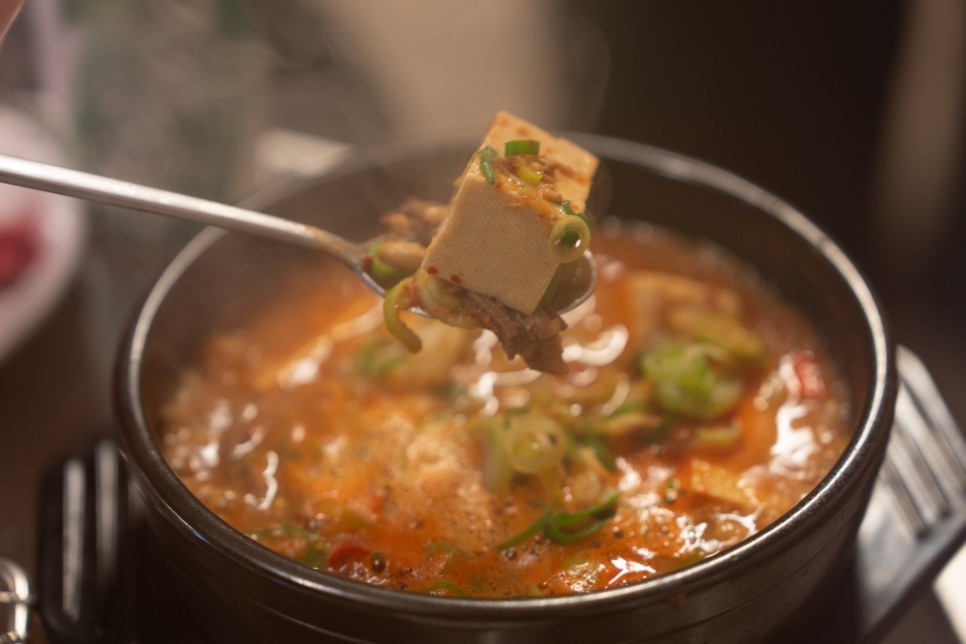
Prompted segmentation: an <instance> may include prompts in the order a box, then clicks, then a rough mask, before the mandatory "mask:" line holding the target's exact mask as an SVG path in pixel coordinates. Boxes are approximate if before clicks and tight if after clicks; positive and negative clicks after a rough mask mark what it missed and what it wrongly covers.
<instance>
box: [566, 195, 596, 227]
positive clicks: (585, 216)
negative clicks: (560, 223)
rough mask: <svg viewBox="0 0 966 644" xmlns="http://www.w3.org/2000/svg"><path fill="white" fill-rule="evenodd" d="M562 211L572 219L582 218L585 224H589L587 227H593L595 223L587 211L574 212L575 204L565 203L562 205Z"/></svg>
mask: <svg viewBox="0 0 966 644" xmlns="http://www.w3.org/2000/svg"><path fill="white" fill-rule="evenodd" d="M560 209H561V210H563V211H564V213H566V214H568V215H570V216H571V217H580V218H581V219H583V220H584V223H585V224H587V226H591V225H592V223H593V222H592V220H591V219H590V215H588V214H587V212H586V211H584V212H578V211H576V210H574V207H573V204H571V203H570V202H569V201H564V202H563V203H562V204H560Z"/></svg>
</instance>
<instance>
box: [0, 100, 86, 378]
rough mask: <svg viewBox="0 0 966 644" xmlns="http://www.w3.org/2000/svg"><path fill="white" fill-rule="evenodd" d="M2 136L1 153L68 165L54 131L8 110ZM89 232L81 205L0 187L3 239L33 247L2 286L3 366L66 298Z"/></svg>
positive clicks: (1, 110)
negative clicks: (12, 238) (7, 237)
mask: <svg viewBox="0 0 966 644" xmlns="http://www.w3.org/2000/svg"><path fill="white" fill-rule="evenodd" d="M0 133H2V135H0V153H3V154H9V155H12V156H18V157H24V158H28V159H34V160H37V161H45V162H47V163H55V164H58V165H60V164H63V163H64V157H65V155H64V153H63V151H62V149H61V147H60V146H59V145H58V144H57V142H56V141H55V140H54V138H53V137H52V136H51V135H50V133H49V132H47V131H46V130H45V129H44V128H42V127H41V126H40V125H39V124H38V123H37V122H36V121H34V120H33V119H31V118H29V117H27V116H25V115H24V114H22V113H20V112H18V111H16V110H14V109H12V108H10V107H8V106H5V105H0ZM86 229H87V223H86V217H85V215H84V211H83V209H82V207H81V204H80V203H79V202H77V201H75V200H73V199H68V198H66V197H60V196H56V195H51V194H47V193H42V192H37V191H35V190H28V189H26V188H18V187H15V186H8V185H6V184H0V235H2V234H5V233H6V234H8V235H10V234H12V235H22V236H23V237H24V238H25V241H26V243H27V244H29V245H32V246H33V252H32V253H31V254H30V256H29V258H28V259H26V260H25V263H24V264H23V267H22V269H21V270H19V271H18V272H17V274H16V276H15V277H14V278H13V279H12V280H10V281H0V361H2V360H4V359H5V358H6V357H7V356H8V355H9V354H10V353H12V352H13V350H14V349H15V348H16V347H17V346H18V345H19V344H20V343H21V342H22V341H23V340H25V339H26V338H27V336H28V335H29V334H30V332H31V331H32V330H33V329H34V328H36V327H37V326H38V325H39V324H40V323H41V322H42V321H43V319H44V318H45V317H46V315H47V314H48V313H49V312H50V310H51V309H52V308H53V306H54V304H56V303H57V301H58V300H59V299H60V297H61V295H62V294H63V293H64V290H65V288H66V287H67V285H68V284H69V283H70V281H71V278H72V277H73V274H74V272H75V271H76V269H77V265H78V260H79V259H80V255H81V249H82V247H83V245H84V237H85V231H86ZM12 231H15V232H12Z"/></svg>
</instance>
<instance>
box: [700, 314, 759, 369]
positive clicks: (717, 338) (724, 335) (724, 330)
mask: <svg viewBox="0 0 966 644" xmlns="http://www.w3.org/2000/svg"><path fill="white" fill-rule="evenodd" d="M692 325H693V326H692V333H694V337H695V338H697V339H698V340H703V341H704V342H710V343H711V344H714V345H715V346H718V347H721V348H722V349H724V350H725V351H727V352H728V353H730V354H732V355H734V356H735V357H737V358H739V359H740V360H742V361H744V362H746V363H757V362H759V361H760V360H761V359H762V356H763V354H764V347H763V346H762V344H761V340H759V339H758V336H756V335H755V334H754V333H752V332H751V331H749V330H748V329H746V328H745V327H744V326H743V325H742V324H741V323H739V322H738V321H737V320H735V319H733V318H730V317H728V316H725V315H721V314H718V313H712V312H710V311H702V312H700V313H697V314H696V315H695V318H694V320H693V321H692Z"/></svg>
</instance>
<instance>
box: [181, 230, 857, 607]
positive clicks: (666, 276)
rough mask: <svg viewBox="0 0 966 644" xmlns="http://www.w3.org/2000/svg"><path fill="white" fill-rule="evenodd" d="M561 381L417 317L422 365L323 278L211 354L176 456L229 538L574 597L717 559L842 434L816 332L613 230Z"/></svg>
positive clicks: (717, 259) (458, 586)
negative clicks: (241, 536) (237, 534)
mask: <svg viewBox="0 0 966 644" xmlns="http://www.w3.org/2000/svg"><path fill="white" fill-rule="evenodd" d="M601 233H602V234H601V235H600V236H599V238H600V246H598V248H597V249H596V251H595V254H596V258H597V261H598V264H599V284H598V287H597V292H596V294H595V297H594V298H592V300H591V301H590V302H589V303H587V304H586V305H584V306H583V307H581V309H579V310H577V311H574V312H573V313H572V314H569V315H568V323H569V324H570V328H569V329H568V330H567V331H565V333H564V338H565V343H564V344H565V353H564V357H565V359H566V360H567V362H568V365H569V372H568V373H567V375H566V376H562V377H555V376H550V375H547V374H540V373H538V372H534V371H530V370H527V369H526V368H525V367H524V365H522V363H519V362H516V361H508V360H507V359H506V358H505V357H504V356H503V354H502V351H501V349H500V347H499V344H498V343H497V342H496V340H495V338H494V337H493V336H492V335H491V334H489V333H488V332H480V331H479V330H476V329H473V330H468V329H460V328H456V327H450V326H446V325H444V324H442V323H440V322H438V321H434V320H429V319H424V318H418V319H414V320H413V326H414V328H415V329H416V330H417V332H418V333H419V334H420V335H421V337H422V339H423V343H424V348H423V350H422V351H421V352H420V353H418V354H409V353H407V352H406V350H405V349H404V348H402V347H401V346H400V345H399V343H397V342H396V341H394V340H393V339H392V337H391V336H389V335H388V334H387V332H386V331H385V330H384V328H383V326H382V324H381V323H382V312H381V309H380V307H381V303H380V301H378V300H377V299H376V298H375V297H374V296H373V295H372V294H371V293H370V292H369V291H368V290H366V288H365V287H364V286H363V285H362V284H361V283H359V282H358V280H356V279H355V278H354V277H352V276H351V275H350V274H349V273H347V272H345V271H344V270H343V269H341V268H339V267H336V266H334V265H333V266H332V267H331V276H330V277H329V279H327V280H326V281H325V284H326V285H327V286H326V287H325V288H322V287H320V288H319V289H318V290H317V291H316V292H313V293H312V294H310V295H308V296H306V295H305V294H304V293H303V294H301V295H300V296H299V297H297V298H285V297H280V298H279V300H278V301H273V302H270V303H267V305H266V307H265V309H264V311H263V312H262V313H261V314H260V315H259V316H258V317H257V319H253V320H251V321H250V322H249V323H247V324H246V325H244V326H242V327H240V328H237V329H232V330H228V331H225V332H223V333H221V334H219V335H217V336H215V337H213V338H211V339H210V341H208V342H207V344H206V346H205V348H204V351H203V353H202V355H201V356H200V358H199V362H198V364H197V366H196V368H194V369H192V370H191V371H189V372H187V373H185V374H184V377H183V381H182V383H181V385H180V388H179V389H178V391H177V393H176V395H175V396H173V397H172V399H171V400H170V401H169V403H168V404H167V406H166V408H165V411H164V418H165V424H166V430H165V434H164V451H165V454H166V456H167V458H168V460H169V461H170V463H171V465H172V466H173V468H174V469H175V471H176V472H177V473H178V475H179V476H180V477H181V478H182V479H183V480H184V481H185V483H186V484H187V485H188V487H189V488H190V489H191V490H192V492H193V493H194V494H196V495H197V496H198V498H200V499H201V500H202V501H203V502H204V503H205V504H206V505H208V506H209V507H210V508H211V509H212V510H213V511H214V512H216V513H217V514H218V515H220V516H221V517H222V518H224V520H225V521H227V522H228V523H230V524H231V525H233V526H234V527H236V528H237V529H238V530H240V531H242V532H244V533H246V534H248V535H250V536H251V537H252V538H253V539H256V540H257V541H259V542H260V543H262V544H264V545H266V546H267V547H269V548H271V549H273V550H275V551H277V552H279V553H281V554H283V555H286V556H288V557H291V558H293V559H295V560H298V561H300V562H302V563H304V564H306V565H308V566H312V567H315V568H319V569H321V570H327V571H329V572H332V573H334V574H337V575H342V576H345V577H349V578H352V579H357V580H360V581H364V582H368V583H371V584H375V585H379V586H385V587H389V588H396V589H402V590H408V591H415V592H424V593H433V594H446V595H455V596H464V595H465V596H473V597H508V596H539V595H558V594H566V593H579V592H585V591H590V590H594V589H600V588H609V587H614V586H621V585H625V584H630V583H634V582H639V581H642V580H645V579H647V578H650V577H653V576H655V575H658V574H661V573H663V572H666V571H670V570H674V569H677V568H680V567H682V566H685V565H688V564H690V563H693V562H696V561H698V560H700V559H703V558H705V557H708V556H711V555H714V554H715V553H717V552H720V551H722V550H724V549H726V548H728V547H730V546H732V545H734V544H736V543H738V542H739V541H741V540H742V539H745V538H746V537H748V536H749V535H752V534H754V533H755V532H757V531H759V530H761V529H762V528H764V527H765V526H767V525H768V524H770V523H771V522H773V521H774V520H775V519H777V518H778V517H779V516H780V515H782V514H783V513H784V512H786V511H787V510H788V509H790V508H791V507H792V506H793V505H795V504H796V503H797V502H798V501H799V500H801V499H802V498H803V497H804V496H805V495H806V494H807V493H808V492H809V491H810V490H811V489H812V488H813V487H814V486H815V485H816V484H817V483H818V482H819V481H820V480H821V479H822V477H824V476H825V474H826V473H827V472H828V471H829V469H830V468H831V467H832V465H833V464H834V463H835V461H836V460H837V459H838V457H839V455H840V454H841V452H842V450H843V449H844V446H845V444H846V442H847V441H848V439H849V434H850V430H849V426H848V416H849V409H848V397H847V392H846V391H845V388H844V385H843V383H842V380H841V379H840V377H839V376H838V375H837V374H836V372H835V370H834V368H833V366H832V365H831V364H830V362H829V360H828V358H827V356H826V355H825V354H824V353H823V350H822V346H821V342H820V340H819V338H817V337H816V335H815V333H814V331H813V330H812V329H811V327H810V325H809V324H808V323H807V322H806V321H805V320H804V319H803V318H802V317H801V316H800V315H798V314H797V313H795V312H794V311H792V310H790V309H789V308H788V307H787V306H785V305H784V304H783V303H782V302H781V301H779V299H778V298H777V297H776V296H775V294H774V293H772V292H770V291H769V289H768V288H767V287H766V286H765V285H764V284H763V283H762V281H761V280H760V279H759V278H758V277H756V276H755V275H754V274H752V273H751V272H750V271H748V270H747V269H746V268H745V267H743V266H741V265H739V264H738V263H736V262H735V261H734V260H733V259H731V258H729V257H728V256H727V255H726V254H725V253H722V252H720V251H719V250H717V249H715V248H714V247H713V246H710V245H708V244H704V243H695V242H692V241H688V240H684V239H681V238H678V237H676V236H673V235H671V234H668V233H665V232H662V231H657V230H653V229H651V228H649V227H645V226H640V227H638V226H632V225H627V224H616V223H614V222H610V223H607V224H605V225H604V226H602V230H601Z"/></svg>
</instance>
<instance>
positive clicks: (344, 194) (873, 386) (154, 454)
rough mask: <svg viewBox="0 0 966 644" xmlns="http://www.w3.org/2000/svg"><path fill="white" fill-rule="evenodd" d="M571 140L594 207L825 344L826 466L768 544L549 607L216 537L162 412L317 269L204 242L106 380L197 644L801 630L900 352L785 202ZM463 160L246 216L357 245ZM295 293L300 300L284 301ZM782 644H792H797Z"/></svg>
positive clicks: (590, 141) (858, 489) (833, 572)
mask: <svg viewBox="0 0 966 644" xmlns="http://www.w3.org/2000/svg"><path fill="white" fill-rule="evenodd" d="M574 138H576V139H577V140H578V141H579V142H580V143H581V144H583V145H585V146H586V147H588V148H589V149H591V150H592V151H594V152H595V153H596V154H598V155H599V156H600V157H601V159H602V168H601V171H600V173H599V175H598V181H597V183H596V185H595V189H594V194H593V195H592V198H591V204H590V207H591V209H592V210H593V211H594V212H595V213H597V214H612V215H616V216H619V217H626V218H637V219H641V220H644V221H647V222H651V223H654V224H657V225H661V226H665V227H669V228H673V229H676V230H678V231H680V232H682V233H685V234H688V235H693V236H700V237H705V238H709V239H712V240H714V241H715V242H717V243H718V244H720V245H722V246H724V247H726V248H728V249H730V250H731V251H733V252H734V253H735V254H737V255H738V256H739V257H742V258H744V259H745V260H747V261H748V262H750V263H751V264H753V265H754V266H756V267H757V269H758V270H759V271H760V272H761V273H762V274H763V275H764V276H766V278H767V279H768V280H769V281H770V282H772V283H773V284H774V285H776V286H777V287H778V288H779V289H781V291H782V292H783V293H784V295H785V297H786V298H787V299H789V300H790V301H791V302H792V303H793V304H794V305H795V306H797V307H798V308H799V309H800V310H802V311H803V312H805V313H806V314H807V315H808V316H809V317H810V318H811V319H812V320H813V321H814V322H815V323H816V324H817V326H818V328H819V330H820V332H821V333H823V334H824V337H825V338H826V339H827V343H828V346H829V349H830V350H831V353H832V355H833V356H834V357H835V358H836V359H837V360H838V362H839V363H840V365H841V367H842V370H843V372H844V374H845V377H846V379H847V380H848V384H849V386H850V388H851V391H852V393H853V396H854V408H853V423H854V427H855V434H854V437H853V439H852V441H851V442H850V443H849V445H848V448H847V449H846V451H845V453H844V455H843V456H842V458H841V460H840V461H839V463H838V464H837V465H836V466H835V467H834V469H833V470H832V471H831V472H830V474H829V475H828V476H827V477H826V478H825V480H824V481H823V482H822V483H821V484H820V485H819V486H818V487H817V488H816V489H815V490H814V491H813V492H812V493H811V494H810V495H809V496H808V497H806V498H805V499H804V500H803V501H802V502H801V503H799V504H798V505H797V506H796V507H795V508H793V509H792V510H791V511H790V512H788V513H787V514H786V515H785V516H784V517H782V518H781V519H780V520H779V521H777V522H776V523H774V524H773V525H772V526H770V527H769V528H768V529H766V530H764V531H762V532H761V533H759V534H757V535H755V536H753V537H751V538H750V539H748V540H746V541H745V542H743V543H741V544H740V545H738V546H736V547H734V548H732V549H731V550H728V551H726V552H724V553H722V554H719V555H716V556H714V557H710V558H708V559H707V560H704V561H702V562H699V563H697V564H694V565H692V566H689V567H687V568H684V569H682V570H680V571H678V572H674V573H671V574H667V575H664V576H661V577H658V578H656V579H653V580H650V581H647V582H644V583H640V584H637V585H633V586H629V587H625V588H619V589H614V590H606V591H600V592H595V593H591V594H587V595H576V596H569V597H556V598H533V599H530V598H528V599H513V600H477V599H459V598H446V597H432V596H424V595H418V594H410V593H405V592H398V591H391V590H385V589H381V588H376V587H371V586H367V585H364V584H361V583H357V582H354V581H349V580H346V579H341V578H338V577H335V576H332V575H329V574H326V573H324V572H319V571H316V570H313V569H310V568H307V567H305V566H302V565H300V564H298V563H296V562H294V561H290V560H288V559H286V558H284V557H282V556H280V555H277V554H275V553H273V552H271V551H269V550H268V549H267V548H264V547H262V546H261V545H259V544H257V543H255V542H254V541H252V540H250V539H248V538H247V537H245V536H244V535H242V534H240V533H239V532H237V531H235V530H234V529H233V528H231V527H230V526H228V525H227V524H226V523H224V522H222V521H221V520H220V519H219V518H218V517H216V516H215V515H214V514H213V513H211V512H210V511H209V510H207V509H206V508H205V507H204V506H203V505H202V504H201V503H200V502H199V501H198V500H197V499H196V498H195V497H193V496H192V495H191V493H190V492H189V491H188V490H187V489H186V488H185V487H184V486H183V485H182V484H181V482H180V481H179V479H178V478H177V476H175V474H174V473H173V472H172V471H171V469H170V468H169V467H168V465H167V463H166V462H165V460H164V458H163V456H162V455H161V452H160V449H159V447H158V442H159V438H158V435H159V432H160V422H159V417H160V414H159V409H160V408H161V406H162V405H163V404H164V401H165V399H166V398H167V397H168V396H169V395H170V393H171V392H172V389H173V387H174V386H175V383H176V380H177V378H178V375H179V373H180V372H181V371H182V370H183V369H184V368H185V367H186V366H187V365H189V364H191V363H192V361H193V356H194V355H195V352H196V351H197V349H198V347H199V346H200V344H201V343H202V342H203V341H204V338H205V337H206V336H208V334H209V333H210V332H212V331H213V330H215V329H218V328H221V327H223V326H225V325H228V324H231V323H232V322H234V321H238V320H241V319H244V318H245V316H246V315H249V314H250V313H251V312H253V311H254V310H256V309H257V308H258V307H259V306H260V305H264V302H265V298H267V297H269V296H270V295H271V294H272V293H273V292H274V291H275V290H276V289H277V288H278V284H280V283H283V282H282V281H281V280H283V279H285V277H284V276H285V275H286V274H288V273H289V272H290V271H302V273H301V274H303V275H306V274H312V275H318V274H319V273H317V272H309V273H307V272H306V266H307V265H312V264H314V263H324V262H325V261H327V260H324V258H321V257H320V256H319V255H318V254H313V253H311V252H309V251H303V250H300V249H298V248H293V247H287V246H282V245H280V244H278V243H276V242H270V241H262V240H258V239H252V238H247V237H243V236H238V235H229V234H223V233H221V232H219V231H214V230H209V231H206V232H204V233H202V234H201V235H199V236H198V238H197V239H195V240H194V241H193V242H192V243H191V244H190V245H189V246H188V247H187V248H186V249H185V250H184V251H183V252H182V253H181V254H180V256H178V258H177V259H175V261H174V262H173V263H172V264H171V266H170V267H169V268H168V269H167V270H166V271H165V273H164V274H163V275H162V276H161V278H160V279H159V280H158V282H157V285H156V286H155V287H154V289H153V290H152V291H151V293H150V294H149V296H148V298H147V301H146V303H145V305H144V308H143V309H142V310H141V312H140V315H139V316H138V317H137V319H136V322H135V324H134V326H133V328H132V329H131V332H130V334H129V336H128V338H127V341H126V344H125V346H124V348H123V351H122V353H121V356H120V360H119V363H118V371H117V387H116V395H117V403H118V409H119V414H120V421H121V422H120V424H121V436H120V442H121V445H122V449H123V453H124V455H125V457H126V459H127V461H128V465H129V467H130V471H131V475H132V478H133V479H134V480H135V482H136V484H137V485H138V487H139V489H140V490H141V492H142V493H143V496H144V497H145V501H146V506H147V515H148V520H149V523H150V525H151V528H152V530H153V532H154V534H155V535H156V537H157V540H158V542H159V543H160V544H161V546H162V552H163V555H162V556H164V557H165V558H166V559H167V561H166V563H165V565H166V567H167V568H169V569H170V570H171V571H172V572H173V573H174V574H175V575H176V576H177V577H178V579H179V580H180V583H181V584H182V586H183V589H182V590H183V592H184V594H185V596H186V597H187V598H188V599H189V600H190V603H191V604H192V605H193V606H194V607H195V608H196V609H197V611H198V612H199V613H200V614H201V615H202V616H203V617H202V619H201V620H200V621H201V623H203V624H205V627H206V629H207V631H208V635H209V637H211V638H212V639H214V640H219V641H225V642H250V641H259V642H297V641H320V640H321V641H325V640H326V639H331V640H336V641H353V642H358V641H365V642H369V641H380V642H416V641H440V642H474V641H475V642H528V643H529V642H568V641H574V642H588V641H592V642H601V643H603V642H629V641H652V640H653V641H661V642H669V641H675V642H676V641H681V642H704V641H708V642H748V641H757V640H760V639H763V638H766V637H769V638H770V637H781V638H782V639H783V640H784V641H788V639H787V638H788V637H789V636H792V635H795V634H796V633H800V632H801V631H800V629H801V628H802V625H803V624H806V623H807V622H808V620H809V619H810V618H811V616H813V615H816V614H819V613H820V610H821V608H820V607H821V601H822V598H823V597H826V596H828V592H827V591H828V590H829V589H830V588H832V586H833V584H835V583H836V581H837V580H838V579H839V575H840V573H841V571H842V570H843V569H844V567H845V564H846V562H847V560H848V556H849V554H850V553H851V551H852V549H853V546H854V544H855V538H856V531H857V529H858V526H859V523H860V522H861V520H862V516H863V513H864V511H865V508H866V506H867V504H868V501H869V496H870V493H871V490H872V484H873V481H874V479H875V476H876V473H877V470H878V468H879V465H880V463H881V460H882V458H883V453H884V449H885V447H886V442H887V440H888V434H889V428H890V426H891V423H892V414H893V407H894V400H895V395H896V373H895V366H894V356H893V349H894V347H893V344H892V340H891V337H890V336H889V333H888V332H887V329H886V326H885V324H884V322H883V319H882V315H881V313H880V311H879V308H878V306H877V303H876V300H875V298H874V296H873V295H872V293H871V292H870V289H869V287H868V285H867V284H866V283H865V281H864V280H863V278H862V276H861V275H860V273H859V272H858V271H857V270H856V268H855V267H854V266H853V264H852V263H851V262H850V261H849V259H848V258H847V257H846V256H845V255H844V254H843V253H842V251H841V250H840V249H839V247H838V246H836V245H835V243H833V242H832V241H831V240H830V239H829V238H828V237H826V236H825V235H824V234H823V233H822V232H821V231H820V230H818V229H817V228H816V227H815V226H814V225H813V224H811V223H810V222H809V221H808V220H807V219H806V218H805V217H804V216H803V215H802V214H800V213H799V212H798V211H796V210H795V209H794V208H793V207H792V206H790V205H788V204H787V203H785V202H784V201H782V200H780V199H778V198H776V197H775V196H773V195H771V194H769V193H767V192H766V191H764V190H762V189H761V188H758V187H756V186H754V185H752V184H750V183H748V182H746V181H744V180H742V179H740V178H738V177H735V176H734V175H731V174H729V173H727V172H724V171H722V170H720V169H717V168H715V167H711V166H709V165H706V164H704V163H701V162H698V161H694V160H692V159H688V158H685V157H682V156H679V155H676V154H672V153H669V152H666V151H663V150H658V149H655V148H652V147H648V146H644V145H638V144H633V143H628V142H623V141H616V140H611V139H605V138H597V137H585V136H578V137H574ZM471 151H472V149H471V146H470V145H467V144H465V142H464V143H455V142H439V141H436V142H432V143H424V144H407V145H391V146H387V147H383V148H379V149H372V150H367V151H364V152H362V153H359V154H358V155H355V156H354V157H353V158H352V159H351V160H350V161H349V162H348V163H347V164H345V166H343V169H342V170H340V171H339V172H337V173H335V174H332V175H329V176H326V177H322V178H320V179H315V180H310V181H299V182H287V183H286V184H285V185H284V186H280V187H276V188H273V189H271V190H268V191H266V192H263V193H262V194H260V195H258V196H257V197H256V198H255V199H254V200H250V202H249V203H248V204H247V205H250V206H254V207H257V208H261V209H263V210H266V211H269V212H273V213H277V214H280V215H283V216H285V217H289V218H292V219H298V220H305V221H312V222H314V223H316V224H319V225H322V226H324V227H327V228H329V229H332V230H334V231H336V232H340V233H343V234H346V235H350V236H352V237H354V238H357V239H363V238H366V237H368V236H370V235H371V234H372V233H373V232H375V231H376V230H377V226H378V224H377V222H376V217H377V216H378V215H379V214H380V213H382V212H384V211H386V210H388V209H389V208H391V207H393V206H394V205H396V204H398V203H399V202H400V201H401V200H402V199H403V198H405V197H406V196H408V195H419V196H424V197H429V198H437V199H446V197H447V196H448V194H449V193H450V190H451V188H452V181H453V178H454V177H455V176H457V174H458V173H459V171H460V169H461V168H462V165H463V164H464V163H465V160H466V159H467V158H468V156H469V154H470V153H471ZM296 288H298V287H296ZM792 639H794V637H792Z"/></svg>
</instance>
